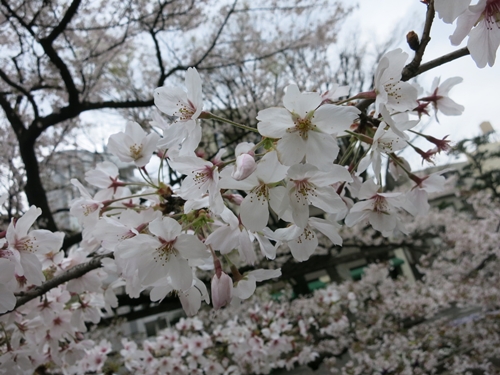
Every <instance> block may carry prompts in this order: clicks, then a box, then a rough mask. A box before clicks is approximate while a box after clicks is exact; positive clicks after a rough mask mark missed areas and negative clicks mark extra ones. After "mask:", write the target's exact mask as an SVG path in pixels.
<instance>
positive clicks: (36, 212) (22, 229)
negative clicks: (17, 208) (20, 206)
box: [7, 206, 42, 241]
mask: <svg viewBox="0 0 500 375" xmlns="http://www.w3.org/2000/svg"><path fill="white" fill-rule="evenodd" d="M41 214H42V210H41V209H40V208H38V207H35V206H31V207H30V208H29V210H28V211H26V213H25V214H24V215H23V216H21V217H20V218H19V219H18V220H17V222H16V224H15V232H16V235H17V237H18V238H21V237H25V236H26V235H27V234H28V230H29V229H30V228H31V226H32V225H33V223H34V222H35V220H36V219H37V218H38V216H40V215H41ZM9 227H10V226H9ZM7 241H8V240H7Z"/></svg>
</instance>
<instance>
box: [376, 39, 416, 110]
mask: <svg viewBox="0 0 500 375" xmlns="http://www.w3.org/2000/svg"><path fill="white" fill-rule="evenodd" d="M407 60H408V54H407V53H405V52H403V51H402V50H401V49H399V48H398V49H395V50H393V51H389V52H387V53H386V54H385V55H384V56H382V58H381V59H380V62H379V63H378V66H377V69H376V71H375V77H374V92H375V94H376V98H375V108H376V112H377V113H380V107H381V105H382V104H385V105H386V106H387V107H388V108H389V109H391V110H394V111H407V110H412V109H413V108H415V107H417V104H418V103H417V89H416V88H415V87H413V86H412V85H411V84H409V83H408V82H402V81H401V72H402V70H403V67H404V65H405V64H406V61H407Z"/></svg>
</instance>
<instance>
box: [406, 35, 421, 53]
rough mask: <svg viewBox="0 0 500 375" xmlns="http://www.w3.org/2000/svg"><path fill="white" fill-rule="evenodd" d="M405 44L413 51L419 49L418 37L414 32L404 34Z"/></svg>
mask: <svg viewBox="0 0 500 375" xmlns="http://www.w3.org/2000/svg"><path fill="white" fill-rule="evenodd" d="M406 42H407V43H408V45H409V46H410V48H411V49H412V50H414V51H417V50H418V49H419V48H420V41H419V40H418V35H417V33H416V32H415V31H410V32H409V33H408V34H406Z"/></svg>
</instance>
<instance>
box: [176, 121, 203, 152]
mask: <svg viewBox="0 0 500 375" xmlns="http://www.w3.org/2000/svg"><path fill="white" fill-rule="evenodd" d="M195 125H196V126H195V127H194V128H193V130H192V131H191V132H189V134H188V135H187V136H186V139H184V141H183V142H182V147H181V150H180V151H179V156H190V155H193V154H194V151H195V150H196V149H197V148H198V146H199V144H200V142H201V136H202V131H201V126H200V124H198V123H196V124H195Z"/></svg>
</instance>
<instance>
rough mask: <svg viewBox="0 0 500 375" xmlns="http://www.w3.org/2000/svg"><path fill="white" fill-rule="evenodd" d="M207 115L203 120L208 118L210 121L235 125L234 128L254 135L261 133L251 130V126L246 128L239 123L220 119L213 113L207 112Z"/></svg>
mask: <svg viewBox="0 0 500 375" xmlns="http://www.w3.org/2000/svg"><path fill="white" fill-rule="evenodd" d="M205 113H206V115H207V117H203V118H208V119H212V120H217V121H221V122H225V123H227V124H230V125H233V126H235V127H237V128H240V129H243V130H247V131H250V132H254V133H258V132H259V131H258V130H257V129H255V128H251V127H250V126H246V125H243V124H238V123H237V122H234V121H231V120H228V119H226V118H224V117H219V116H217V115H214V114H213V113H211V112H205Z"/></svg>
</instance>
